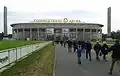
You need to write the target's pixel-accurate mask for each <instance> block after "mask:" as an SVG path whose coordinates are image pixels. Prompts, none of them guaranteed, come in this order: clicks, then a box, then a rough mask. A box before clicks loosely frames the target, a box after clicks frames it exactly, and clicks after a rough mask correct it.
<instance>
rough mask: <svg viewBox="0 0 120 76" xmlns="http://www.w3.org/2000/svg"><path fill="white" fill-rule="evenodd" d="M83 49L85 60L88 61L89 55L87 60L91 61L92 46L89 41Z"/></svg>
mask: <svg viewBox="0 0 120 76" xmlns="http://www.w3.org/2000/svg"><path fill="white" fill-rule="evenodd" d="M85 49H86V59H88V55H89V60H90V61H91V49H92V44H91V43H90V42H89V41H87V42H86V45H85Z"/></svg>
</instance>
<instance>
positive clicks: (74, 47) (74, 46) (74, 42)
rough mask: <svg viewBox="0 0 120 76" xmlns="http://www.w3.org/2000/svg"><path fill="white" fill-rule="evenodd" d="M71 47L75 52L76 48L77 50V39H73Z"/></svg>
mask: <svg viewBox="0 0 120 76" xmlns="http://www.w3.org/2000/svg"><path fill="white" fill-rule="evenodd" d="M73 49H74V52H76V50H77V41H76V40H74V41H73Z"/></svg>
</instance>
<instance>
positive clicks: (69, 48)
mask: <svg viewBox="0 0 120 76" xmlns="http://www.w3.org/2000/svg"><path fill="white" fill-rule="evenodd" d="M67 44H68V52H72V41H71V40H68V41H67Z"/></svg>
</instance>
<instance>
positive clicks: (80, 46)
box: [77, 41, 83, 64]
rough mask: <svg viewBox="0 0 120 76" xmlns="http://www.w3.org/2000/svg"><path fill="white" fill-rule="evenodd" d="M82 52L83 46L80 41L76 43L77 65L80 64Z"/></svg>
mask: <svg viewBox="0 0 120 76" xmlns="http://www.w3.org/2000/svg"><path fill="white" fill-rule="evenodd" d="M82 50H83V45H82V42H81V41H78V45H77V58H78V64H81V52H82Z"/></svg>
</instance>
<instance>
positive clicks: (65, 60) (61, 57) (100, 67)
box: [55, 44, 120, 76]
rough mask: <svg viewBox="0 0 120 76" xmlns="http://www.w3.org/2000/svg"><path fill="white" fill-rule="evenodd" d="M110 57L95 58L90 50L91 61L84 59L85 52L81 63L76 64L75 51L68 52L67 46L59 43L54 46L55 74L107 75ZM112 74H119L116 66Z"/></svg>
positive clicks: (79, 75) (70, 75) (78, 75)
mask: <svg viewBox="0 0 120 76" xmlns="http://www.w3.org/2000/svg"><path fill="white" fill-rule="evenodd" d="M110 63H111V58H110V56H109V57H108V62H105V61H103V60H102V57H101V61H97V60H96V59H95V53H94V52H92V61H91V62H90V61H89V60H86V58H85V54H84V53H83V56H82V64H80V65H79V64H77V57H76V53H74V52H68V51H67V48H64V47H63V46H61V45H58V44H57V46H56V68H55V76H109V75H108V72H109V68H110ZM112 76H120V73H119V71H118V67H117V66H115V69H114V71H113V75H112Z"/></svg>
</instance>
